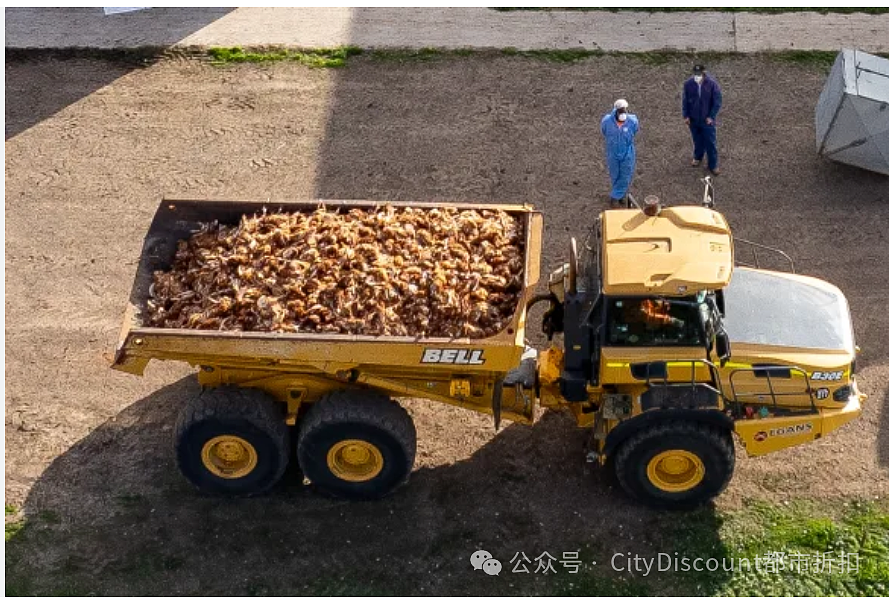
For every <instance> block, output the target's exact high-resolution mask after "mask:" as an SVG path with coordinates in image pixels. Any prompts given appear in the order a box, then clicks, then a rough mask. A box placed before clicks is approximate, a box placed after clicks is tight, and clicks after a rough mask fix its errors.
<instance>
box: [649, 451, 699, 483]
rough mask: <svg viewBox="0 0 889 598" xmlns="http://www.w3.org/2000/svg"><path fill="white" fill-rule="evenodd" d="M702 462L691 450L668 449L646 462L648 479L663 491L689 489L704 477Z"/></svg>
mask: <svg viewBox="0 0 889 598" xmlns="http://www.w3.org/2000/svg"><path fill="white" fill-rule="evenodd" d="M704 471H705V470H704V463H703V462H702V461H701V460H700V458H698V456H697V455H695V454H694V453H692V452H689V451H685V450H668V451H664V452H662V453H659V454H657V455H655V456H654V457H653V458H652V459H651V461H649V463H648V468H647V473H648V480H649V481H650V482H651V483H652V484H654V486H655V487H657V488H659V489H661V490H664V491H665V492H685V491H686V490H691V489H692V488H694V487H695V486H697V485H698V484H700V483H701V480H703V479H704Z"/></svg>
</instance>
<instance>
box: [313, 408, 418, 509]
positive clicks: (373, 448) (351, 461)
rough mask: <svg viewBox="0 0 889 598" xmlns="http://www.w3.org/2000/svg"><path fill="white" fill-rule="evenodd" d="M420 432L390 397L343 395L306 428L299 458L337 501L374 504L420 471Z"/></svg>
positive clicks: (315, 411) (315, 481) (316, 413)
mask: <svg viewBox="0 0 889 598" xmlns="http://www.w3.org/2000/svg"><path fill="white" fill-rule="evenodd" d="M416 453H417V430H416V428H414V422H413V421H412V420H411V417H410V415H408V413H407V412H406V411H405V410H404V408H403V407H402V406H401V405H399V404H398V403H396V402H395V401H393V400H392V399H389V398H388V397H384V396H380V395H376V394H373V393H365V392H356V391H337V392H333V393H331V394H329V395H327V396H326V397H324V398H323V399H321V400H320V401H319V402H318V403H317V404H316V405H315V406H314V407H312V409H311V410H310V411H309V413H308V415H307V416H306V419H305V421H304V422H303V425H302V427H301V429H300V434H299V445H298V447H297V455H298V457H299V464H300V468H301V469H302V471H303V474H304V475H305V476H306V477H307V478H308V479H309V480H310V481H311V483H312V485H314V486H315V487H316V488H318V489H319V490H321V491H322V492H324V493H325V494H328V495H330V496H334V497H337V498H350V499H358V500H372V499H377V498H381V497H383V496H386V495H387V494H389V493H390V492H392V491H393V490H395V489H396V488H398V487H399V486H400V485H401V484H403V483H404V482H405V481H406V480H407V478H408V476H409V475H410V473H411V469H413V467H414V457H415V456H416Z"/></svg>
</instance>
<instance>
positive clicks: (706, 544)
mask: <svg viewBox="0 0 889 598" xmlns="http://www.w3.org/2000/svg"><path fill="white" fill-rule="evenodd" d="M662 521H663V522H662V523H661V524H659V526H658V527H659V528H660V529H659V535H661V536H663V537H664V538H667V539H668V540H667V542H666V543H665V544H663V545H662V546H661V547H660V548H659V551H661V552H660V553H659V554H667V555H669V556H670V557H671V558H673V559H681V558H682V557H688V558H689V559H691V560H693V559H702V560H701V561H699V562H700V563H701V564H702V565H703V566H701V567H700V568H701V569H702V570H700V571H697V570H695V567H694V564H693V562H691V560H690V561H689V564H690V566H689V568H688V570H684V567H683V566H680V567H678V568H677V569H671V570H669V571H667V572H655V573H654V574H652V575H651V577H647V578H646V577H645V576H641V577H640V574H639V573H638V572H636V575H635V578H633V577H631V578H630V579H617V580H614V579H609V578H603V576H602V573H603V569H602V565H605V569H604V571H606V572H610V568H609V567H608V564H607V563H608V562H609V561H610V559H611V558H612V554H609V552H608V550H607V549H605V550H603V549H602V547H599V548H598V550H596V551H595V552H597V553H598V555H597V558H595V560H596V561H598V563H599V565H598V567H590V568H587V569H585V570H583V571H581V573H580V574H578V575H570V576H568V578H570V579H562V580H557V581H554V583H555V584H556V585H557V587H556V588H554V589H553V592H555V593H559V594H580V593H583V594H588V595H604V594H603V592H604V593H605V594H610V595H622V594H637V595H643V594H647V593H650V592H654V593H664V592H665V590H664V588H665V587H669V588H670V589H671V592H670V593H673V592H674V591H675V592H677V593H679V594H687V595H698V594H704V595H715V596H738V595H758V596H770V595H771V596H776V595H791V596H793V595H797V596H800V595H803V596H831V595H841V596H849V595H852V596H868V595H873V596H886V595H889V502H887V501H883V502H882V503H878V502H852V503H848V504H843V503H838V502H826V503H816V502H812V501H798V502H793V503H789V504H783V505H782V504H773V503H766V502H752V503H750V504H748V505H747V506H745V507H744V508H743V509H740V510H738V511H735V512H732V513H726V514H719V513H716V512H714V511H706V510H701V511H695V512H691V513H678V514H671V515H669V516H665V518H664V519H663V520H662ZM639 553H640V556H641V557H643V558H657V557H658V554H642V553H643V551H642V550H640V551H639ZM842 555H853V556H851V557H848V556H847V557H845V558H846V559H847V560H846V561H845V562H844V563H843V565H842V569H843V570H842V571H841V569H840V563H841V559H842V558H843V557H842ZM855 555H857V558H856V557H855ZM710 559H715V562H716V563H718V565H719V567H718V568H717V569H716V570H715V571H708V570H707V568H706V566H705V565H706V563H707V562H708V561H710ZM665 562H666V561H665ZM672 562H673V563H675V562H676V560H674V561H672ZM710 562H712V561H710ZM856 562H857V565H858V567H857V571H856V570H854V568H850V567H849V565H850V564H854V563H856ZM723 563H725V564H726V565H725V567H726V568H723ZM767 563H768V564H767ZM816 563H817V564H818V565H817V566H819V567H821V568H823V569H824V570H816ZM791 565H792V566H791ZM827 567H829V568H830V571H829V572H828V571H827V569H826V568H827ZM850 569H851V570H850ZM563 582H564V583H563ZM568 582H571V583H572V584H573V585H567V583H568ZM640 584H641V585H640ZM547 593H549V592H547Z"/></svg>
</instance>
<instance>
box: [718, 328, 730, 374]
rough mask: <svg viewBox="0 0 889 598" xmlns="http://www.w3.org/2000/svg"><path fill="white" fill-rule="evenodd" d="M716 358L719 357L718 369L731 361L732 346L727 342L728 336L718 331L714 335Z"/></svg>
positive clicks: (723, 331)
mask: <svg viewBox="0 0 889 598" xmlns="http://www.w3.org/2000/svg"><path fill="white" fill-rule="evenodd" d="M716 356H717V357H719V365H720V367H722V366H724V365H725V363H726V362H727V361H728V360H729V359H731V356H732V344H731V343H730V342H729V340H728V334H726V333H725V330H720V331H719V332H717V333H716Z"/></svg>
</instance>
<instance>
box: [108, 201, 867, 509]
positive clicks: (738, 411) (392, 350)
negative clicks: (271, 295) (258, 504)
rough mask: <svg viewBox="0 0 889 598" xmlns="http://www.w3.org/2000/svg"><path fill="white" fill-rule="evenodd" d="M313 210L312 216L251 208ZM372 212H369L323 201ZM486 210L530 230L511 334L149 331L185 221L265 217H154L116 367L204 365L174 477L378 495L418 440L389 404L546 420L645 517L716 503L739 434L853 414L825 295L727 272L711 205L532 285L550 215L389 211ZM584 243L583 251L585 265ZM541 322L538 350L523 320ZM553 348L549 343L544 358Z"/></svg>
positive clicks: (592, 247) (637, 225) (788, 442)
mask: <svg viewBox="0 0 889 598" xmlns="http://www.w3.org/2000/svg"><path fill="white" fill-rule="evenodd" d="M263 205H264V206H265V207H266V208H267V209H269V210H277V209H281V210H283V211H288V212H292V211H299V210H305V211H309V210H313V209H315V208H316V207H317V203H312V204H308V203H281V204H263ZM326 205H327V207H328V208H341V209H350V208H355V207H358V208H367V207H370V206H373V205H374V204H372V203H370V202H327V203H326ZM393 205H395V206H398V207H407V206H410V207H412V208H414V209H433V208H439V209H440V208H443V207H453V208H456V209H479V210H481V209H500V210H505V211H507V212H508V213H510V214H511V215H513V216H515V217H516V218H518V219H520V221H521V222H522V225H523V230H524V235H525V239H524V243H523V246H524V248H525V256H524V270H523V278H524V279H523V288H522V290H521V293H520V297H519V301H518V306H517V308H516V311H515V314H514V315H513V317H512V320H511V321H510V322H509V323H508V324H507V326H506V327H505V328H504V329H503V330H502V331H501V332H499V333H498V334H495V335H493V336H490V337H488V338H482V339H468V338H413V337H395V336H361V335H343V334H320V333H319V334H312V333H263V332H234V331H208V330H184V329H165V328H164V329H162V328H151V327H146V326H144V325H143V321H144V310H145V305H146V302H147V300H148V298H149V287H150V285H151V282H152V275H153V273H154V272H155V271H156V270H165V269H169V267H170V265H171V262H172V259H173V256H174V254H175V252H176V246H177V242H178V241H180V240H182V239H186V238H188V237H189V236H190V235H191V234H192V232H193V231H194V230H195V229H197V228H198V225H199V223H203V222H210V221H214V220H215V221H219V222H220V223H227V224H233V223H236V222H238V220H239V219H240V218H241V217H242V216H243V215H244V214H252V213H255V212H256V211H257V209H259V208H261V207H262V206H260V205H257V204H255V203H242V202H194V201H164V202H162V203H161V205H160V207H159V209H158V211H157V214H156V215H155V218H154V221H153V222H152V224H151V227H150V229H149V231H148V234H147V236H146V239H145V243H144V247H143V251H142V255H141V258H140V261H139V265H138V272H137V274H136V279H135V283H134V286H133V290H132V294H131V297H130V304H129V307H128V310H127V314H126V316H125V321H124V325H123V329H122V332H121V337H120V342H119V346H118V348H117V352H116V356H115V361H114V365H113V367H114V368H116V369H118V370H121V371H125V372H129V373H132V374H142V372H143V371H144V369H145V367H146V366H147V365H148V363H149V362H150V361H151V360H152V359H161V360H177V361H184V362H187V363H189V364H191V365H192V366H195V367H196V368H197V369H198V381H199V382H200V384H201V386H202V388H203V390H202V391H201V393H200V394H199V395H198V396H194V397H183V409H182V412H181V414H180V416H179V419H178V422H177V425H176V428H175V450H176V458H177V461H178V464H179V467H180V469H181V471H182V473H183V474H184V475H185V477H186V478H187V479H188V480H189V481H190V482H191V483H192V484H194V485H195V486H196V487H197V488H198V489H200V490H202V491H205V492H210V493H216V494H223V495H251V494H255V493H260V492H263V491H266V490H268V489H269V488H271V487H272V486H273V485H274V484H275V483H276V482H277V481H278V480H279V479H280V478H281V476H282V475H283V474H284V471H285V469H286V467H287V465H288V462H289V461H290V459H291V452H292V445H294V444H295V451H293V452H295V455H296V458H297V459H298V462H299V467H300V469H301V470H302V472H303V474H304V475H305V476H306V477H307V478H308V480H309V481H310V482H311V484H312V485H313V486H315V487H317V488H318V489H320V490H322V491H323V492H325V493H327V494H329V495H333V496H337V497H348V498H358V499H369V498H379V497H382V496H384V495H386V494H388V493H390V492H391V491H393V490H394V489H396V488H397V487H398V486H400V485H401V484H402V483H404V482H405V481H406V480H407V478H408V476H409V474H410V472H411V469H412V468H413V464H414V455H415V450H416V431H415V428H414V425H413V423H412V421H411V419H410V417H409V415H408V414H407V412H406V411H405V410H404V409H403V408H402V407H401V406H400V405H399V404H398V403H397V402H396V401H395V400H393V399H394V398H397V397H417V398H422V399H429V400H433V401H440V402H443V403H447V404H450V405H455V406H458V407H463V408H467V409H472V410H475V411H479V412H483V413H489V414H492V415H493V419H494V423H495V425H497V426H499V424H500V421H501V418H502V419H507V420H511V421H515V422H521V423H526V424H531V423H533V422H534V420H535V417H536V415H537V413H538V411H539V409H540V408H548V409H564V410H568V411H570V413H571V414H573V416H574V418H575V419H576V420H577V423H578V425H579V426H582V427H585V428H589V429H590V434H591V436H590V439H591V444H590V447H591V450H590V452H589V453H588V455H587V458H588V460H590V461H595V462H599V463H600V464H603V465H608V466H612V467H613V468H614V470H615V473H616V476H617V479H618V480H619V481H620V483H621V485H622V486H623V488H624V489H625V490H626V491H627V492H628V493H629V494H630V495H631V496H633V497H635V498H636V499H638V500H640V501H642V502H644V503H646V504H649V505H651V506H655V507H663V508H689V507H694V506H696V505H700V504H702V503H704V502H706V501H708V500H710V499H711V498H713V497H714V496H716V495H718V494H719V493H720V492H721V491H722V490H723V489H724V488H725V487H726V485H727V484H728V483H729V481H730V479H731V476H732V472H733V469H734V459H735V448H734V442H733V439H732V433H733V432H734V434H735V435H737V437H738V439H739V440H740V443H741V444H742V445H743V446H744V447H745V449H746V451H747V453H748V454H750V455H761V454H764V453H768V452H771V451H776V450H780V449H783V448H787V447H790V446H793V445H797V444H801V443H805V442H810V441H812V440H815V439H817V438H820V437H821V436H822V435H823V434H826V433H828V432H830V431H832V430H834V429H835V428H837V427H839V426H840V425H842V424H843V423H846V422H848V421H850V420H852V419H854V418H855V417H857V416H858V415H859V413H860V410H861V404H862V402H863V400H864V398H865V395H863V394H861V393H860V392H859V389H858V386H857V384H856V380H855V358H856V351H857V349H856V347H855V343H854V336H853V330H852V323H851V318H850V314H849V309H848V305H847V302H846V299H845V297H844V296H843V294H842V292H840V290H839V289H837V288H836V287H834V286H832V285H830V284H828V283H826V282H823V281H821V280H818V279H815V278H810V277H806V276H800V275H797V274H793V273H787V272H778V271H771V270H763V269H759V268H756V267H744V266H739V265H737V264H736V259H735V243H734V242H733V239H732V235H731V232H730V229H729V226H728V224H727V223H726V221H725V219H724V218H723V216H722V215H721V214H720V213H719V212H717V211H715V210H713V209H709V208H708V207H698V206H683V207H671V208H663V209H661V207H660V206H659V205H657V204H652V205H646V207H645V209H644V210H641V209H626V210H608V211H605V212H602V213H601V214H599V215H598V217H596V218H594V219H593V221H592V222H591V226H590V233H589V235H588V237H587V238H586V240H585V241H583V242H581V243H580V244H579V246H578V244H577V243H576V242H575V241H574V240H573V239H572V240H571V245H570V247H569V251H568V259H567V260H566V263H565V265H564V266H563V267H561V268H559V269H557V270H556V271H555V272H553V273H552V274H550V275H549V277H548V279H547V280H546V281H540V280H539V270H540V255H541V250H542V246H541V245H542V229H543V217H542V214H541V213H540V212H538V211H535V210H534V209H533V208H532V207H530V206H527V205H483V206H480V205H468V204H441V203H401V204H398V203H394V204H393ZM578 247H579V249H578ZM544 304H545V305H547V306H548V309H547V310H546V312H545V314H543V318H542V321H543V330H544V332H545V333H546V335H547V336H548V337H549V339H550V342H549V343H548V346H545V347H540V350H535V349H533V348H531V347H529V345H528V339H526V335H525V322H526V317H527V314H528V311H529V310H530V309H531V308H532V307H533V306H535V305H544ZM554 339H556V340H554Z"/></svg>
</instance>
